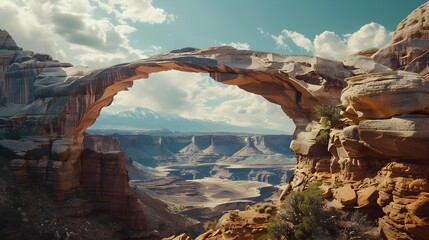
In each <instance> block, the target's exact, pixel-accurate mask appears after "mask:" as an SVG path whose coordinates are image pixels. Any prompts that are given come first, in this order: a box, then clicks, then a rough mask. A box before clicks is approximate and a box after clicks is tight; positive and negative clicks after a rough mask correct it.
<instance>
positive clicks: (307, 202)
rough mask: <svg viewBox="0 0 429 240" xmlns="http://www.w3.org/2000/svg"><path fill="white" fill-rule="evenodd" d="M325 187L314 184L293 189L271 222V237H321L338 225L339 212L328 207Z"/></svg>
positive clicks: (269, 235) (291, 238)
mask: <svg viewBox="0 0 429 240" xmlns="http://www.w3.org/2000/svg"><path fill="white" fill-rule="evenodd" d="M324 207H325V204H324V198H323V191H322V190H321V189H320V188H319V187H318V186H316V185H310V186H309V187H308V189H307V190H304V191H302V192H292V193H290V194H289V195H288V196H287V197H286V198H285V201H284V203H283V204H282V206H281V209H280V210H279V212H278V214H277V216H276V217H274V218H272V219H271V220H270V223H269V225H268V238H269V239H281V238H284V237H285V238H286V239H288V240H295V239H319V238H320V236H321V235H323V234H326V233H327V232H328V231H329V230H330V229H332V228H335V224H334V222H335V218H336V217H337V216H338V213H337V212H336V211H333V210H330V211H328V210H325V209H324Z"/></svg>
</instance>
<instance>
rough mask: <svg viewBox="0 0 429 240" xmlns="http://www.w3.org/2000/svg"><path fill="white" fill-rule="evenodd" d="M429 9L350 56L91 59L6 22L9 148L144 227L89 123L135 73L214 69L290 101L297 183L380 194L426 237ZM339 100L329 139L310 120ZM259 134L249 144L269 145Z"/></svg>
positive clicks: (397, 218)
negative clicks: (25, 36) (30, 44)
mask: <svg viewBox="0 0 429 240" xmlns="http://www.w3.org/2000/svg"><path fill="white" fill-rule="evenodd" d="M428 10H429V4H428V3H426V4H424V5H423V6H421V7H420V8H418V9H416V10H415V11H414V12H413V13H411V14H410V16H408V17H407V18H406V19H405V20H403V21H402V22H401V23H400V24H399V26H398V29H397V31H396V33H395V34H394V37H393V40H392V43H390V44H389V45H388V46H387V47H385V48H383V49H381V50H379V51H378V52H377V53H375V55H373V56H372V57H369V55H370V53H372V52H374V51H373V50H370V51H363V52H361V53H360V54H357V55H353V56H350V57H347V58H345V59H343V60H342V61H341V62H340V61H331V60H326V59H322V58H318V57H308V56H287V55H280V54H274V53H264V52H255V51H249V50H236V49H234V48H231V47H213V48H207V49H194V48H186V49H181V50H176V51H172V52H169V53H164V54H160V55H157V56H153V57H150V58H147V59H143V60H138V61H135V62H130V63H124V64H121V65H116V66H112V67H110V68H105V69H90V68H86V67H73V66H71V65H70V64H67V63H61V62H58V61H55V60H53V59H52V58H51V57H50V56H48V55H43V54H33V53H32V52H28V51H22V50H21V49H20V48H18V47H17V46H16V44H15V43H14V42H13V40H11V38H10V36H9V35H8V34H7V33H6V32H5V31H1V32H0V138H2V139H0V145H1V149H2V151H3V150H4V151H5V152H6V151H7V155H8V156H10V160H11V162H10V166H11V169H12V171H13V172H14V174H15V177H16V180H17V181H19V182H25V181H29V179H31V178H33V177H34V176H44V177H43V178H42V181H46V182H49V183H52V186H53V189H54V193H55V196H56V198H57V199H64V198H65V197H66V196H67V193H69V192H71V191H73V190H74V189H76V188H77V187H78V186H83V187H84V188H85V189H86V192H87V193H88V194H90V195H92V196H93V198H94V199H96V201H98V200H101V201H106V203H107V205H103V209H104V210H106V211H110V212H112V213H115V214H117V215H118V216H120V217H122V218H123V219H126V221H130V223H129V224H130V226H133V228H135V229H137V230H141V229H142V228H144V226H142V225H139V224H138V223H136V222H138V219H139V217H138V212H139V211H141V208H139V204H138V202H137V201H134V200H132V199H133V198H132V197H131V195H130V193H129V192H128V190H127V189H128V184H127V181H128V179H127V175H126V173H125V172H124V171H123V170H124V168H123V167H122V165H121V163H120V162H121V161H123V160H121V159H122V158H121V157H118V156H119V155H115V156H116V157H111V156H112V155H111V154H110V155H109V154H108V155H106V156H104V155H103V156H101V155H97V154H95V155H93V154H89V155H88V154H86V153H83V152H82V149H83V147H82V142H83V136H84V135H83V134H84V132H85V130H86V129H87V128H88V127H89V126H90V125H91V124H92V123H94V121H95V120H96V118H97V117H98V116H99V112H100V110H101V109H102V108H103V107H105V106H107V105H109V104H110V103H111V102H112V100H113V96H114V95H115V94H116V93H117V92H119V91H122V90H125V89H127V88H129V87H130V86H132V81H134V80H137V79H145V78H148V77H149V75H150V74H151V73H155V72H160V71H168V70H172V69H174V70H179V71H186V72H203V73H210V76H211V77H212V78H213V79H214V80H216V81H219V82H222V83H224V84H230V85H237V86H238V87H240V88H241V89H243V90H246V91H248V92H252V93H255V94H258V95H261V96H263V97H264V98H265V99H267V100H268V101H270V102H273V103H275V104H278V105H280V106H281V107H282V109H283V111H284V112H285V113H286V114H287V115H288V116H289V117H290V118H292V119H293V121H294V122H295V124H296V125H297V130H296V131H295V140H294V141H293V142H292V144H291V148H292V150H294V151H295V153H296V154H297V162H298V163H297V167H296V174H295V177H294V179H293V181H292V182H291V186H292V188H294V189H302V188H304V187H305V186H306V185H307V184H309V183H311V182H319V183H321V184H322V186H323V188H324V189H325V190H326V191H325V196H326V197H328V198H329V197H332V198H333V199H334V200H335V201H336V202H338V203H339V204H341V205H343V207H344V206H346V207H348V208H353V207H357V208H366V207H368V206H373V205H375V198H377V201H376V202H377V205H376V206H378V207H379V208H382V210H383V211H384V213H385V215H384V216H383V217H382V218H381V219H380V221H379V222H380V231H381V234H382V236H383V237H384V238H387V239H425V237H426V236H427V229H428V223H427V219H428V218H429V213H428V211H427V208H428V207H427V205H428V200H427V199H428V192H429V187H428V182H429V181H428V178H429V176H428V173H427V167H428V164H427V163H426V160H427V158H429V154H428V152H429V148H428V147H429V142H428V140H427V139H428V122H429V121H428V117H429V105H428V102H429V97H428V95H429V90H428V89H429V85H428V81H427V79H428V77H427V76H428V75H427V73H428V68H427V66H428V56H429V55H428V50H429V37H428V36H429V35H428V31H429V27H428V22H429V19H428V16H429V15H428ZM398 70H405V71H398ZM346 85H347V87H346ZM345 87H346V88H345ZM344 88H345V89H344ZM340 95H341V96H340ZM340 99H341V104H342V110H343V116H344V117H345V120H346V125H345V127H344V128H335V129H330V130H329V131H330V134H329V136H328V137H327V141H326V142H323V141H317V140H316V138H317V137H318V136H319V135H320V134H321V132H323V131H322V130H327V129H324V128H323V127H321V126H320V125H318V124H317V123H315V124H313V123H311V121H313V120H317V119H318V118H317V116H315V114H314V112H313V107H314V105H316V104H320V105H338V104H339V103H340ZM310 123H311V124H310ZM308 124H310V125H308ZM307 125H308V126H307ZM249 140H251V141H248V142H247V144H246V146H245V147H246V149H245V150H246V151H253V150H254V149H255V146H257V145H258V144H259V145H261V146H262V145H263V143H261V142H258V140H257V139H249ZM193 142H194V143H195V144H193V145H192V144H191V145H189V148H188V149H187V151H192V150H195V149H196V150H200V151H201V149H199V148H201V146H202V145H204V144H205V145H204V146H206V145H207V146H206V147H205V149H207V153H208V154H214V153H215V152H217V150H216V149H215V144H212V142H207V141H206V142H205V141H204V139H194V140H193ZM211 145H213V146H214V147H212V148H210V146H211ZM215 150H216V151H215ZM85 154H86V155H85ZM100 159H101V160H100ZM104 165H105V166H106V167H105V168H103V167H101V166H104ZM81 167H83V168H82V169H83V170H80V169H81ZM113 169H117V170H118V171H113ZM43 173H44V174H43ZM101 176H104V177H101ZM36 178H37V177H36ZM106 184H107V185H106ZM375 188H376V189H375ZM130 199H131V200H130ZM110 204H113V205H115V206H110ZM124 204H125V205H128V206H129V207H127V208H125V207H124ZM130 206H133V207H130ZM129 209H133V210H132V211H129ZM134 213H135V214H134ZM131 223H133V224H134V223H135V224H134V225H133V224H131ZM240 231H241V230H240ZM210 234H212V235H213V234H214V233H210ZM250 234H251V233H250ZM215 239H216V238H215Z"/></svg>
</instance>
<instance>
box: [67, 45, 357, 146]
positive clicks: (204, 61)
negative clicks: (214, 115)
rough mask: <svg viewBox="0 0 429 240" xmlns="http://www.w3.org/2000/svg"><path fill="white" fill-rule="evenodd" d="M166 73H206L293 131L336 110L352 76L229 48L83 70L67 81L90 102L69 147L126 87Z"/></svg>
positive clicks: (336, 68)
mask: <svg viewBox="0 0 429 240" xmlns="http://www.w3.org/2000/svg"><path fill="white" fill-rule="evenodd" d="M169 70H178V71H185V72H196V73H209V74H210V76H211V77H212V78H213V79H214V80H216V81H218V82H221V83H224V84H229V85H236V86H238V87H239V88H241V89H243V90H245V91H248V92H251V93H255V94H258V95H261V96H263V97H264V98H265V99H267V100H268V101H270V102H272V103H275V104H278V105H280V106H281V107H282V109H283V111H284V112H285V114H286V115H288V116H289V117H290V118H291V119H292V120H293V121H294V123H295V124H296V125H297V126H298V127H303V126H305V125H306V124H307V123H309V122H310V121H311V120H314V119H315V116H314V113H313V106H314V105H316V104H334V105H335V104H339V100H338V99H339V95H340V93H341V90H342V88H343V87H344V86H345V84H344V78H346V77H350V76H351V75H352V73H351V71H350V70H348V69H346V68H345V67H344V66H343V64H342V63H341V62H336V61H330V60H326V59H321V58H318V57H307V56H286V55H280V54H273V53H263V52H254V51H243V50H236V49H234V48H231V47H215V48H209V49H190V48H188V49H182V50H177V51H172V52H170V53H166V54H162V55H158V56H154V57H151V58H148V59H143V60H138V61H135V62H130V63H126V64H120V65H116V66H113V67H110V68H106V69H99V70H95V71H94V70H90V69H85V70H82V72H81V71H79V72H78V73H79V74H81V75H83V76H82V77H81V76H73V75H72V76H71V78H76V79H75V80H74V81H76V82H78V81H82V80H83V81H84V82H85V85H84V88H85V90H84V91H85V92H86V93H88V94H91V95H93V96H95V97H93V98H90V99H89V101H88V100H87V101H86V102H85V103H86V106H85V107H86V109H82V108H81V110H84V111H80V112H79V114H80V115H81V117H80V119H79V120H78V121H77V123H76V124H77V126H76V127H75V129H72V130H71V131H70V132H67V133H66V135H69V136H71V137H73V143H81V141H82V136H83V132H85V130H86V128H88V127H89V126H90V125H92V124H93V123H94V121H95V120H96V118H97V117H98V115H99V112H100V110H101V108H103V107H105V106H107V105H109V104H110V103H111V101H112V99H113V96H114V95H116V93H118V92H119V91H122V90H126V89H127V88H129V87H131V86H132V82H133V81H135V80H139V79H146V78H148V77H149V75H150V74H151V73H156V72H161V71H169ZM82 73H83V74H82ZM79 87H80V88H82V86H79ZM79 92H80V91H79ZM79 92H77V93H79ZM88 94H85V95H84V96H87V95H88ZM160 96H162V93H160Z"/></svg>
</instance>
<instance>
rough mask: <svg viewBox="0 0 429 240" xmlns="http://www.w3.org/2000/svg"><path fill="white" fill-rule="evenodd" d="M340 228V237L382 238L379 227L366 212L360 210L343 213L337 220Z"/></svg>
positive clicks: (368, 239) (344, 239) (343, 239)
mask: <svg viewBox="0 0 429 240" xmlns="http://www.w3.org/2000/svg"><path fill="white" fill-rule="evenodd" d="M337 226H338V229H340V230H339V233H338V239H339V240H348V239H355V240H360V239H362V240H363V239H367V240H375V239H380V237H379V236H378V231H377V227H376V226H375V225H374V224H373V222H371V221H370V220H369V219H368V217H367V216H366V215H365V214H362V213H360V212H358V211H354V212H350V213H346V214H343V215H342V216H341V218H340V220H339V221H338V222H337Z"/></svg>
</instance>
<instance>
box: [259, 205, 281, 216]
mask: <svg viewBox="0 0 429 240" xmlns="http://www.w3.org/2000/svg"><path fill="white" fill-rule="evenodd" d="M267 209H268V210H267ZM276 210H277V206H276V205H274V204H271V203H266V204H256V205H255V211H256V212H259V213H268V214H271V213H273V212H274V211H276Z"/></svg>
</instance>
